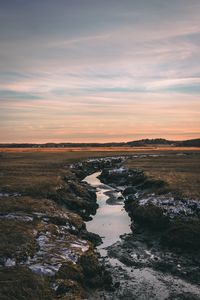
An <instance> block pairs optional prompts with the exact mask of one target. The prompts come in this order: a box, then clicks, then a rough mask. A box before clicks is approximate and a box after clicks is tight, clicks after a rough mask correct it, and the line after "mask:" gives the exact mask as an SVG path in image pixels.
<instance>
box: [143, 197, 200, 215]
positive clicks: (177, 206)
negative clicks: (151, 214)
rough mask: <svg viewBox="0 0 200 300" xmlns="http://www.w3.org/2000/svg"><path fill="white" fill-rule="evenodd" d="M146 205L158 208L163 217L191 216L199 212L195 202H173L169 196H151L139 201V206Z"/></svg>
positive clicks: (197, 203) (197, 204)
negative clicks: (161, 211)
mask: <svg viewBox="0 0 200 300" xmlns="http://www.w3.org/2000/svg"><path fill="white" fill-rule="evenodd" d="M148 204H153V205H155V206H158V207H160V208H161V209H162V210H163V213H164V215H168V216H170V217H171V218H173V217H174V216H176V215H183V216H192V215H195V214H198V213H199V211H200V203H199V202H198V201H197V200H188V199H181V200H174V198H173V197H172V196H171V195H170V194H169V195H167V196H166V195H162V196H155V195H154V194H152V195H149V196H148V197H146V198H142V199H140V200H139V205H140V206H145V205H148Z"/></svg>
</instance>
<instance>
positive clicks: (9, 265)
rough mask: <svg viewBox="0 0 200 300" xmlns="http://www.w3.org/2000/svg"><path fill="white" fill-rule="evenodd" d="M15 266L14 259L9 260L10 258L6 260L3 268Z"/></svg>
mask: <svg viewBox="0 0 200 300" xmlns="http://www.w3.org/2000/svg"><path fill="white" fill-rule="evenodd" d="M15 265H16V261H15V259H11V258H8V259H7V260H6V261H5V264H4V266H5V267H14V266H15Z"/></svg>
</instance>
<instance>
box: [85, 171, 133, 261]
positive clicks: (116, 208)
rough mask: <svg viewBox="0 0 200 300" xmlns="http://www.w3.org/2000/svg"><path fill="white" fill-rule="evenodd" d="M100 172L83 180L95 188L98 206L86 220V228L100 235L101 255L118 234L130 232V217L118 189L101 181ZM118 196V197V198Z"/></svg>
mask: <svg viewBox="0 0 200 300" xmlns="http://www.w3.org/2000/svg"><path fill="white" fill-rule="evenodd" d="M100 174H101V172H96V173H93V174H92V175H89V176H87V177H86V178H85V179H84V181H85V182H87V183H88V184H90V185H91V186H92V187H95V188H96V189H97V191H96V195H97V203H98V204H99V208H98V210H97V213H96V215H95V216H94V218H93V219H92V220H91V221H89V222H87V230H88V231H91V232H94V233H96V234H98V235H100V236H101V237H102V240H103V244H101V245H100V246H99V247H98V250H99V251H100V253H101V255H103V254H104V251H103V250H104V249H105V248H106V247H108V246H110V245H112V244H114V243H115V242H117V241H118V240H119V239H120V235H122V234H125V233H130V232H131V229H130V224H131V221H130V218H129V216H128V214H127V212H126V211H125V210H124V208H123V205H124V199H123V196H122V194H121V192H120V191H117V190H116V189H114V188H112V187H111V186H109V185H105V184H103V183H101V181H100V180H99V179H98V176H99V175H100ZM119 198H120V199H119Z"/></svg>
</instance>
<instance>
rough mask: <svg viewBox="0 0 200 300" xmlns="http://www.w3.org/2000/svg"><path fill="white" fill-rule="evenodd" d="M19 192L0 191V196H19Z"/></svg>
mask: <svg viewBox="0 0 200 300" xmlns="http://www.w3.org/2000/svg"><path fill="white" fill-rule="evenodd" d="M19 196H21V194H19V193H0V197H19Z"/></svg>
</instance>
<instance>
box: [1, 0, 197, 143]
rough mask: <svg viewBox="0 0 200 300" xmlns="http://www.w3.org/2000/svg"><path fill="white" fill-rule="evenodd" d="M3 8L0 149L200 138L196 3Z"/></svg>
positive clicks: (18, 5) (18, 4)
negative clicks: (6, 146)
mask: <svg viewBox="0 0 200 300" xmlns="http://www.w3.org/2000/svg"><path fill="white" fill-rule="evenodd" d="M0 5H1V13H0V16H1V18H0V28H3V30H1V32H0V41H1V46H0V47H1V51H0V70H1V72H0V105H1V111H0V117H1V118H0V125H1V126H2V127H3V128H4V131H3V132H2V133H1V136H0V139H1V141H2V142H12V141H15V140H16V141H30V142H31V141H43V140H44V141H51V140H52V139H53V140H57V141H59V140H66V141H104V140H105V141H107V140H109V139H110V140H127V139H129V138H130V139H132V138H138V137H145V135H148V136H152V137H156V136H164V137H171V138H173V137H174V138H179V137H182V136H184V137H185V138H191V137H197V136H198V135H199V131H200V130H199V129H200V123H199V121H198V120H199V119H200V118H199V114H198V111H199V108H200V104H199V94H200V88H199V86H200V68H199V64H198V63H197V62H198V61H200V29H199V28H200V19H199V13H200V2H199V1H198V0H191V1H190V2H188V1H186V0H174V1H161V0H151V1H147V0H141V1H136V0H131V1H130V0H125V1H123V4H122V2H121V1H118V0H115V1H114V0H110V1H109V2H107V1H104V0H102V1H97V0H94V1H91V0H85V1H80V0H77V1H73V2H72V1H68V0H67V1H66V0H65V1H64V0H60V1H59V5H56V4H55V1H52V0H48V1H46V0H44V1H42V2H41V1H37V0H36V1H29V0H28V1H23V0H22V1H19V0H16V1H13V2H12V3H8V2H4V3H1V4H0ZM38 124H40V125H38ZM13 128H14V130H13ZM122 128H125V129H122ZM116 132H117V134H116ZM95 134H96V135H95Z"/></svg>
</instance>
